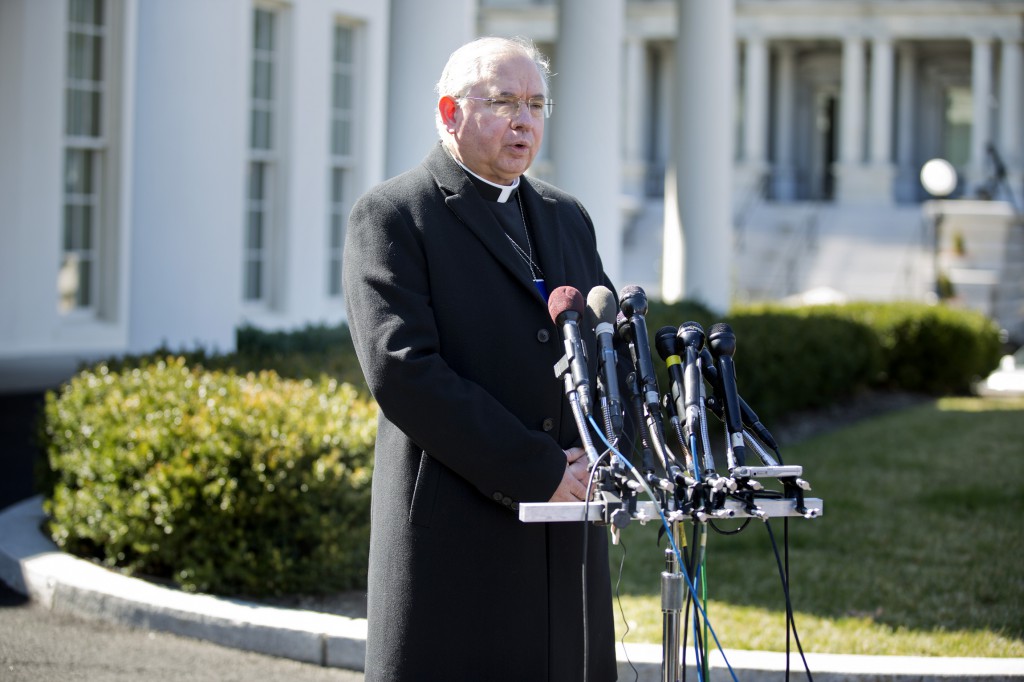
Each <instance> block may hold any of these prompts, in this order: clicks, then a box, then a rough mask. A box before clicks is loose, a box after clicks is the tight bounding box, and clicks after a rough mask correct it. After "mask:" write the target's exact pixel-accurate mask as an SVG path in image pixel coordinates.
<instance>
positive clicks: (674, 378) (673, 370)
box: [654, 327, 686, 419]
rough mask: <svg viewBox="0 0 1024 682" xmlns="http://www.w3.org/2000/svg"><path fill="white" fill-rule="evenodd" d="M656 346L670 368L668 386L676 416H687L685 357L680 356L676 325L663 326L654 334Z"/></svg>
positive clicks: (681, 417)
mask: <svg viewBox="0 0 1024 682" xmlns="http://www.w3.org/2000/svg"><path fill="white" fill-rule="evenodd" d="M654 348H655V349H656V350H657V351H658V355H660V356H661V359H662V360H664V361H665V366H666V367H667V368H668V388H669V395H670V396H671V399H672V403H673V405H674V406H675V411H676V416H677V417H679V418H680V419H683V418H684V417H685V416H686V396H685V393H684V388H683V385H684V380H683V368H682V367H681V365H682V364H683V359H682V358H681V357H679V342H678V340H677V339H676V328H675V327H662V328H661V329H659V330H658V331H657V332H655V334H654Z"/></svg>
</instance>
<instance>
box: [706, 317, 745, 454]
mask: <svg viewBox="0 0 1024 682" xmlns="http://www.w3.org/2000/svg"><path fill="white" fill-rule="evenodd" d="M708 347H709V348H710V349H711V355H712V357H714V359H715V369H717V370H718V387H719V388H720V389H721V390H722V404H723V405H722V406H723V407H724V408H725V415H724V417H725V430H726V432H727V433H728V436H729V437H728V445H729V448H728V453H729V454H730V455H731V456H730V458H729V459H730V465H731V466H730V468H735V467H741V466H744V465H745V464H746V447H745V446H744V445H743V416H742V415H741V413H740V396H739V392H738V391H737V390H736V366H735V365H734V364H733V359H732V356H733V355H735V353H736V334H734V333H733V331H732V327H730V326H729V325H727V324H725V323H724V322H718V323H717V324H714V325H712V326H711V329H710V331H709V333H708Z"/></svg>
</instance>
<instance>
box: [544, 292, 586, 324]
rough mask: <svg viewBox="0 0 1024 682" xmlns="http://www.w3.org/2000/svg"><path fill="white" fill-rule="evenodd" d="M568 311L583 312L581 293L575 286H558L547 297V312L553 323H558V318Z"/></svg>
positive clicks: (580, 313)
mask: <svg viewBox="0 0 1024 682" xmlns="http://www.w3.org/2000/svg"><path fill="white" fill-rule="evenodd" d="M569 311H572V312H575V313H577V314H579V315H582V314H583V294H581V293H580V292H579V290H578V289H576V288H575V287H570V286H564V287H558V288H557V289H555V290H554V291H552V292H551V296H549V297H548V314H549V315H551V320H552V321H553V322H554V323H555V324H559V322H558V318H559V317H560V316H561V315H563V314H564V313H566V312H569Z"/></svg>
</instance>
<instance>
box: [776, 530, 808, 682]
mask: <svg viewBox="0 0 1024 682" xmlns="http://www.w3.org/2000/svg"><path fill="white" fill-rule="evenodd" d="M764 525H765V528H767V529H768V538H769V540H770V541H771V545H772V551H773V552H774V553H775V564H776V565H777V566H778V569H779V577H780V578H781V579H782V593H783V595H784V596H785V599H786V679H787V680H789V655H790V643H789V635H790V632H792V633H793V639H794V641H795V642H796V648H797V651H799V652H800V660H802V661H803V664H804V671H805V672H806V673H807V680H808V682H814V677H813V676H812V675H811V667H810V665H809V664H808V663H807V657H806V656H805V655H804V648H803V645H802V644H801V643H800V635H799V634H798V633H797V631H796V620H795V619H794V617H793V602H792V599H791V598H790V593H789V518H788V517H786V518H784V519H783V530H784V534H783V539H784V541H785V553H786V562H785V567H783V563H782V560H781V559H780V558H779V547H778V544H777V543H776V542H775V534H774V533H773V532H772V526H771V523H769V522H767V521H766V522H765V524H764Z"/></svg>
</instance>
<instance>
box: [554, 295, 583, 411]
mask: <svg viewBox="0 0 1024 682" xmlns="http://www.w3.org/2000/svg"><path fill="white" fill-rule="evenodd" d="M548 314H549V315H551V319H552V321H554V323H555V324H556V325H558V326H559V327H560V328H561V330H562V340H563V343H564V344H565V357H563V358H562V359H561V360H559V361H558V363H557V364H556V365H555V376H556V377H560V376H562V375H564V374H565V373H566V372H570V373H571V374H572V386H573V388H574V389H575V390H576V393H577V395H578V396H579V400H580V407H581V408H582V409H583V413H584V414H585V415H587V416H588V417H589V416H590V411H591V404H592V403H591V399H590V373H589V372H588V371H587V356H586V351H585V348H584V345H583V339H582V338H581V337H580V319H581V318H582V317H583V294H581V293H580V292H579V291H578V290H577V289H576V288H574V287H570V286H562V287H558V288H557V289H555V290H554V291H552V292H551V296H550V297H548Z"/></svg>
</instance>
